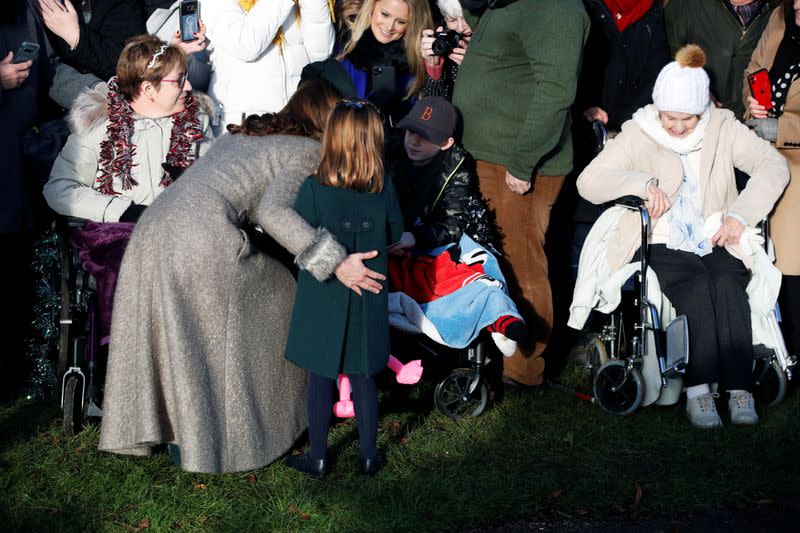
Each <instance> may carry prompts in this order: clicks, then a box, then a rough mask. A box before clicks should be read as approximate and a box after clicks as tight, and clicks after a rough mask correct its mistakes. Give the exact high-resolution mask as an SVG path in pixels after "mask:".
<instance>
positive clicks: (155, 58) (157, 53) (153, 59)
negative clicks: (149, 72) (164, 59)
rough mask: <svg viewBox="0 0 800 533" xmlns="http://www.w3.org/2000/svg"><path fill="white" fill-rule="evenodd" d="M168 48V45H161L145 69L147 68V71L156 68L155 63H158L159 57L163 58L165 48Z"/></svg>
mask: <svg viewBox="0 0 800 533" xmlns="http://www.w3.org/2000/svg"><path fill="white" fill-rule="evenodd" d="M168 47H169V45H166V44H162V45H161V48H159V49H158V52H156V53H155V54H153V58H152V59H150V62H149V63H148V64H147V68H148V69H151V68H153V67H154V66H156V61H158V58H159V57H161V56H163V55H164V52H166V51H167V48H168Z"/></svg>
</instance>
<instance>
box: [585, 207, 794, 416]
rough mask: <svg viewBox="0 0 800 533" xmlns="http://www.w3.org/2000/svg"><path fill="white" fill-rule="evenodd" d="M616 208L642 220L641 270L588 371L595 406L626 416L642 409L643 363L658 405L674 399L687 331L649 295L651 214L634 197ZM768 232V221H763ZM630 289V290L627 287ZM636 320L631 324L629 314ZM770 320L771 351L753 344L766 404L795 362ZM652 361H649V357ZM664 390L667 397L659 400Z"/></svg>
mask: <svg viewBox="0 0 800 533" xmlns="http://www.w3.org/2000/svg"><path fill="white" fill-rule="evenodd" d="M616 204H617V205H621V206H623V207H626V208H628V209H635V210H637V211H638V212H639V215H640V217H641V222H642V224H641V231H642V234H641V238H642V242H641V248H640V250H641V253H640V259H639V270H638V272H637V273H636V274H635V276H634V278H633V279H632V283H630V282H629V283H628V284H626V287H623V291H622V301H621V304H620V306H619V307H618V308H617V310H615V311H614V312H612V313H611V314H609V315H608V319H607V323H606V324H605V325H603V327H602V329H601V331H600V333H599V334H597V335H596V336H594V337H592V338H591V340H590V341H589V343H588V344H587V347H586V358H585V361H586V363H585V364H586V370H587V373H588V375H589V378H590V380H591V382H592V391H593V396H594V399H595V401H596V403H597V404H598V405H600V407H602V408H603V409H605V410H606V411H608V412H610V413H614V414H617V415H620V416H625V415H628V414H631V413H633V412H634V411H635V410H636V409H637V408H638V407H639V406H640V405H642V403H643V400H644V396H645V388H646V385H647V383H646V380H645V378H644V377H643V371H642V368H643V365H645V364H646V363H647V362H648V360H649V361H652V360H653V359H654V360H655V362H656V363H657V370H658V371H657V376H658V378H659V379H660V389H661V391H662V393H660V394H659V395H658V396H659V397H658V398H655V399H654V400H655V402H656V403H662V404H669V403H675V402H676V401H677V396H676V393H677V394H679V393H680V380H679V379H676V378H679V377H680V376H681V374H683V373H684V371H685V369H686V365H687V364H688V362H689V355H690V354H689V330H688V323H687V321H686V317H685V316H683V315H681V316H678V317H675V318H674V319H672V320H671V321H670V322H669V323H668V324H667V325H666V326H663V325H662V317H661V316H660V311H659V309H658V308H657V306H656V305H654V303H652V302H651V301H650V299H649V297H648V290H647V286H648V283H647V275H643V274H642V273H644V272H647V271H648V270H647V269H648V253H647V251H648V248H647V245H648V235H649V232H650V216H649V214H648V212H647V209H646V208H645V207H644V202H643V200H642V199H640V198H638V197H625V198H621V199H619V200H617V202H616ZM762 231H763V232H765V233H766V231H767V223H766V221H764V222H762ZM631 285H632V288H631ZM632 315H633V316H634V317H636V318H635V321H634V322H633V323H631V322H630V317H631V316H632ZM771 315H772V316H770V317H769V323H770V334H771V336H772V340H773V344H774V345H775V348H774V349H770V348H767V347H765V346H763V345H755V346H754V347H753V350H754V368H753V384H754V386H753V393H754V396H755V397H756V398H758V399H759V401H760V402H761V403H762V404H764V405H768V406H771V405H775V404H778V403H780V402H781V401H782V400H783V398H784V396H785V394H786V390H787V387H788V383H789V380H791V379H792V368H793V366H794V365H795V364H796V362H797V359H796V357H794V356H791V355H789V353H788V351H787V349H786V345H785V343H784V340H783V336H782V335H781V332H780V329H779V327H778V320H777V313H776V311H772V312H771ZM648 358H651V359H648ZM666 389H671V392H670V393H669V394H664V396H665V397H664V398H661V397H660V396H661V395H662V394H663V391H665V390H666Z"/></svg>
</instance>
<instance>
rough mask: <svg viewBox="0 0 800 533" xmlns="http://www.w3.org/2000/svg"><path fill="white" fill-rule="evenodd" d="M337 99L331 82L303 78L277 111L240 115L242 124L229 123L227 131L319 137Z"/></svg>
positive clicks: (261, 134) (258, 134) (338, 96)
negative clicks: (304, 79)
mask: <svg viewBox="0 0 800 533" xmlns="http://www.w3.org/2000/svg"><path fill="white" fill-rule="evenodd" d="M340 98H341V96H340V95H339V93H338V92H337V91H336V89H335V88H334V87H333V85H331V84H330V82H328V81H326V80H324V79H321V78H316V79H312V80H308V81H304V82H302V83H301V84H300V85H299V86H298V87H297V90H296V91H295V92H294V94H293V95H292V97H291V98H289V101H288V102H287V103H286V105H285V106H284V107H283V109H281V110H280V111H278V112H277V113H265V114H263V115H250V116H248V117H247V118H244V116H242V124H241V125H236V124H228V131H229V132H230V133H241V134H243V135H252V136H254V137H261V136H263V135H273V134H284V135H300V136H302V137H311V138H312V139H315V140H319V139H320V138H321V137H322V131H323V130H324V129H325V122H326V121H327V119H328V115H329V114H330V112H331V109H333V106H335V105H336V102H337V101H338V100H339V99H340Z"/></svg>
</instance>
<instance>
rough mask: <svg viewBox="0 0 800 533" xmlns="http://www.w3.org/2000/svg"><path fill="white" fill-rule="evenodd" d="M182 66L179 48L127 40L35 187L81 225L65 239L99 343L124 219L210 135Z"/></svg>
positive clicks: (204, 100)
mask: <svg viewBox="0 0 800 533" xmlns="http://www.w3.org/2000/svg"><path fill="white" fill-rule="evenodd" d="M186 64H187V58H186V55H185V54H184V52H182V51H181V49H180V48H178V47H177V46H169V45H167V44H166V43H165V42H163V41H161V40H160V39H159V38H158V37H154V36H151V35H143V36H140V37H134V38H133V39H131V40H130V41H129V42H128V44H127V45H126V46H125V48H124V49H123V50H122V53H121V55H120V58H119V62H118V63H117V75H116V76H114V77H112V78H111V79H110V80H109V81H108V84H105V83H99V84H98V85H96V86H95V87H94V88H92V89H87V90H86V91H85V92H84V93H82V94H81V95H80V96H79V97H78V98H77V99H76V100H75V103H74V104H73V106H72V109H71V110H70V114H69V117H68V122H69V124H70V129H71V130H72V134H71V135H70V136H69V139H68V140H67V144H66V145H65V146H64V148H63V149H62V150H61V153H60V154H59V155H58V157H57V158H56V161H55V163H54V164H53V169H52V171H51V172H50V180H49V181H48V182H47V184H46V185H45V186H44V197H45V200H47V203H48V205H50V207H51V208H52V209H53V210H54V211H55V212H56V213H58V214H61V215H66V216H72V217H79V218H85V219H87V220H88V222H87V223H86V224H85V225H84V226H83V227H82V228H80V229H77V230H75V231H74V232H72V234H71V235H70V240H71V241H72V244H73V246H75V247H77V248H79V249H80V250H81V258H82V260H83V267H84V268H85V269H86V270H87V271H88V272H89V273H91V274H92V275H93V276H94V277H95V278H96V280H97V288H98V293H99V297H100V305H99V311H100V316H99V334H100V343H101V344H106V343H107V342H108V339H109V334H110V324H111V312H112V304H113V301H114V292H115V290H116V281H117V273H118V272H119V266H120V263H121V261H122V255H123V252H124V251H125V247H126V246H127V244H128V239H129V238H130V234H131V232H132V231H133V227H134V226H133V224H130V223H131V222H136V221H137V220H138V219H139V217H140V216H141V214H142V212H143V211H144V210H145V208H146V207H147V206H148V205H150V204H151V203H152V202H153V200H155V199H156V197H157V196H158V195H159V194H161V193H162V192H163V191H164V189H165V188H166V187H168V186H169V185H170V184H171V183H172V182H173V181H174V180H175V179H176V178H177V177H178V176H179V175H180V174H181V173H182V172H183V170H184V169H185V168H187V167H188V166H189V165H191V164H192V163H193V162H194V160H195V159H196V158H198V157H199V156H201V155H202V154H203V153H204V152H205V151H206V150H207V149H208V147H209V146H210V145H211V142H212V141H213V138H214V137H213V134H212V133H211V128H210V126H209V118H208V109H209V108H210V103H211V102H210V101H209V100H208V97H206V96H200V95H193V94H192V92H191V90H192V84H191V83H189V81H187V79H186ZM201 107H202V109H201Z"/></svg>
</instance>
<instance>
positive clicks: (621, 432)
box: [0, 372, 800, 532]
mask: <svg viewBox="0 0 800 533" xmlns="http://www.w3.org/2000/svg"><path fill="white" fill-rule="evenodd" d="M573 378H574V372H573V373H572V375H571V376H567V375H565V376H563V379H569V380H573ZM407 390H408V389H405V390H404V391H403V390H399V391H395V390H390V391H389V392H388V393H386V394H385V395H384V398H383V400H382V407H383V408H384V414H383V416H382V418H381V430H380V435H379V444H380V445H381V447H382V448H383V449H384V450H385V451H386V452H387V456H388V460H389V463H388V465H387V467H386V468H385V469H384V470H383V471H381V472H380V473H379V474H378V475H377V476H376V477H375V478H364V477H361V476H359V475H358V474H357V473H356V467H355V464H356V457H357V437H356V435H355V426H354V425H353V423H352V422H345V423H342V424H339V425H338V426H336V427H335V428H334V430H333V432H332V436H331V440H330V444H331V447H332V450H333V452H334V453H335V459H334V467H333V471H332V472H331V474H330V475H329V476H327V477H326V478H325V479H323V480H321V481H313V480H311V479H308V478H306V477H304V476H303V475H301V474H299V473H296V472H294V471H292V470H290V469H289V468H287V467H286V466H285V464H284V462H283V460H280V461H278V462H277V463H275V464H274V465H272V466H270V467H268V468H264V469H261V470H258V471H254V472H244V473H238V474H227V475H201V474H191V473H187V472H183V471H181V470H179V469H177V468H174V467H173V466H171V464H170V462H169V459H168V457H167V456H166V454H158V455H154V456H153V457H150V458H132V457H124V456H116V455H112V454H106V453H101V452H99V451H97V447H96V445H97V438H98V429H97V428H96V427H92V426H90V427H87V428H86V429H84V430H83V431H82V432H81V433H80V434H78V435H76V436H75V437H72V438H65V437H64V436H63V434H62V433H61V431H60V428H59V425H58V424H59V420H58V419H57V418H56V417H57V413H56V412H54V410H53V407H52V406H50V405H47V404H43V403H32V402H22V403H18V404H17V405H16V406H14V407H13V408H9V409H3V410H0V494H2V497H0V520H1V522H0V527H1V528H2V529H3V530H5V531H17V530H27V531H54V530H58V531H137V530H145V531H253V532H256V531H258V532H261V531H396V530H414V531H440V530H446V529H458V528H463V527H467V526H473V527H474V526H475V525H480V524H493V523H494V524H497V523H503V522H507V521H512V520H515V519H520V518H526V517H535V516H539V515H541V514H542V513H556V514H558V513H559V512H563V513H567V514H569V515H571V516H576V515H578V516H581V517H585V518H586V519H587V520H606V519H613V518H614V517H621V516H622V517H624V516H631V515H632V514H634V515H636V516H648V515H661V514H666V513H671V512H676V511H678V512H680V513H687V512H692V511H700V510H710V509H724V508H729V507H731V506H737V505H739V506H741V505H756V504H757V503H758V502H764V501H770V500H782V499H786V498H789V497H791V496H792V495H793V494H795V493H796V485H797V479H798V475H800V467H798V461H797V459H796V454H797V451H798V440H800V437H799V435H800V417H798V416H797V413H798V411H800V396H799V395H798V394H797V393H793V394H791V396H790V397H789V398H788V399H787V400H786V401H785V402H784V403H783V404H782V405H780V406H778V407H774V408H771V409H768V410H764V409H762V410H761V413H762V423H761V425H760V426H758V427H757V428H739V427H726V428H724V429H721V430H712V431H699V430H695V429H693V428H691V427H690V426H689V424H688V422H687V421H686V420H685V416H684V413H683V408H682V406H674V407H651V408H646V409H642V410H640V411H639V412H637V413H636V414H634V415H633V416H630V417H627V418H618V417H615V416H613V415H608V414H606V413H604V412H602V411H601V410H599V409H598V408H597V407H594V406H592V405H590V404H587V403H583V402H580V401H578V400H575V399H572V398H570V397H568V396H566V395H564V394H562V393H559V392H556V391H546V392H544V393H534V394H531V395H527V396H524V397H514V398H509V399H507V400H506V401H504V402H502V403H501V404H498V405H494V406H493V407H492V408H491V409H489V410H488V411H487V412H486V413H485V414H484V415H483V416H481V417H478V418H474V419H469V420H463V421H459V422H453V421H450V420H448V419H446V418H445V417H443V416H442V415H441V414H439V413H437V412H436V411H435V410H434V409H433V408H432V407H430V405H431V404H430V403H429V401H430V386H427V387H425V388H422V389H418V390H417V391H416V392H415V393H413V394H411V395H409V394H408V392H407ZM637 487H638V488H637ZM637 492H639V496H638V497H637ZM145 526H146V528H147V529H145Z"/></svg>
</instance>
